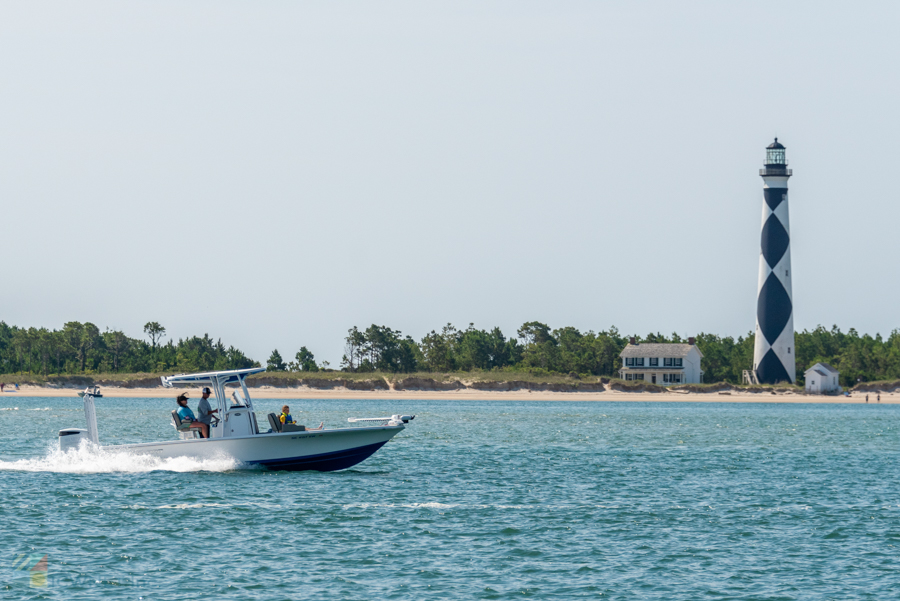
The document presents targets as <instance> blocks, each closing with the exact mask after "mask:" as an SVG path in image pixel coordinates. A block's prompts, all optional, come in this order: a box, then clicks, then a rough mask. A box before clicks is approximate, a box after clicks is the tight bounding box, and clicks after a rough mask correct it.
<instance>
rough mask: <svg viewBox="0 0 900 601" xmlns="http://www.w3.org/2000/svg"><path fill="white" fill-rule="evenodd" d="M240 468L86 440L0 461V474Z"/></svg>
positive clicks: (225, 460) (230, 462)
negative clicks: (109, 447) (65, 448)
mask: <svg viewBox="0 0 900 601" xmlns="http://www.w3.org/2000/svg"><path fill="white" fill-rule="evenodd" d="M242 467H244V466H243V465H242V464H241V463H240V462H239V461H237V460H236V459H234V458H232V457H228V456H227V455H222V456H221V457H214V458H211V459H195V458H191V457H173V458H169V459H163V458H159V457H151V456H149V455H141V454H138V453H134V452H130V451H111V450H106V449H103V448H101V447H98V446H96V445H93V444H91V443H90V442H88V441H83V442H82V443H81V445H80V446H79V447H78V448H77V449H71V450H69V451H60V450H59V449H58V448H50V449H48V450H47V454H46V455H44V456H43V457H37V458H34V459H20V460H18V461H2V460H0V471H7V472H12V471H16V472H55V473H60V474H110V473H129V474H138V473H144V472H156V471H166V472H227V471H231V470H235V469H240V468H242Z"/></svg>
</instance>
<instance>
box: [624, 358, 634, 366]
mask: <svg viewBox="0 0 900 601" xmlns="http://www.w3.org/2000/svg"><path fill="white" fill-rule="evenodd" d="M633 365H634V359H632V358H631V357H626V358H625V366H626V367H631V366H633Z"/></svg>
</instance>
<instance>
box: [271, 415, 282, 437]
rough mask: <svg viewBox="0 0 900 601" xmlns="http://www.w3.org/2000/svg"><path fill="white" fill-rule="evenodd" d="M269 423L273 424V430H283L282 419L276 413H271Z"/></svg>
mask: <svg viewBox="0 0 900 601" xmlns="http://www.w3.org/2000/svg"><path fill="white" fill-rule="evenodd" d="M269 425H270V426H272V432H281V420H279V419H278V416H277V415H275V414H274V413H270V414H269Z"/></svg>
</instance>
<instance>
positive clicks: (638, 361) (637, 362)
mask: <svg viewBox="0 0 900 601" xmlns="http://www.w3.org/2000/svg"><path fill="white" fill-rule="evenodd" d="M634 366H635V367H644V358H643V357H638V358H636V359H635V360H634Z"/></svg>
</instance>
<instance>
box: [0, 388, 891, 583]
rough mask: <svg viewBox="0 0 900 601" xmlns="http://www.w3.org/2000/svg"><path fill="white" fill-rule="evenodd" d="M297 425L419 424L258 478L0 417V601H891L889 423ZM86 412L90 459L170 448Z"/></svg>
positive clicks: (516, 414) (489, 418)
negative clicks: (344, 454)
mask: <svg viewBox="0 0 900 601" xmlns="http://www.w3.org/2000/svg"><path fill="white" fill-rule="evenodd" d="M256 403H257V408H258V409H259V411H260V413H261V416H264V415H265V413H267V412H269V411H274V410H276V408H278V407H280V405H281V404H282V401H275V400H272V401H269V400H258V401H257V402H256ZM290 404H291V407H292V409H293V411H292V413H293V414H294V416H295V418H297V419H298V420H299V421H301V423H307V424H317V423H318V422H319V421H322V420H324V421H325V423H326V426H330V427H340V426H342V425H344V424H346V418H347V417H350V416H357V417H363V416H372V415H377V414H383V413H386V412H387V413H396V412H408V413H416V414H418V417H417V418H416V420H415V421H414V422H413V423H412V424H411V425H410V427H409V428H407V430H406V431H405V432H403V433H401V434H400V435H398V436H397V437H395V438H394V439H393V440H392V441H391V442H389V443H388V444H387V445H386V446H385V447H383V448H382V449H381V450H380V451H379V452H378V453H376V454H375V455H374V456H373V457H371V458H370V459H369V460H367V461H365V462H364V463H362V464H360V465H358V466H357V467H355V468H353V469H350V470H345V471H341V472H332V473H316V472H267V471H263V470H257V469H246V468H244V467H242V466H240V465H237V464H236V463H235V462H234V461H232V460H230V459H228V458H227V457H223V458H221V459H218V460H215V461H208V462H197V461H190V460H173V461H159V460H157V459H150V458H145V457H140V456H133V455H123V454H114V453H108V452H96V451H94V452H91V451H89V450H83V451H80V452H78V453H73V454H69V455H62V454H60V453H59V452H57V451H54V450H53V449H54V447H55V445H56V440H55V434H56V431H57V430H59V429H60V428H63V427H71V426H75V427H83V423H84V420H83V413H82V410H81V402H80V400H79V399H60V398H26V397H15V395H14V394H8V393H7V394H3V395H2V396H0V525H2V526H0V549H2V552H0V582H2V584H0V598H2V599H67V600H68V599H197V598H203V597H206V598H211V599H275V600H277V599H328V600H338V599H348V600H350V599H353V600H355V599H359V600H371V599H415V600H420V599H429V600H430V599H448V600H457V599H458V600H469V599H660V600H662V599H666V600H671V599H753V600H764V599H772V600H775V599H779V600H782V599H784V600H788V599H816V600H819V599H835V600H837V599H840V600H847V599H879V600H881V599H898V598H900V486H898V482H900V480H898V476H900V466H898V459H900V430H898V422H900V406H885V405H873V404H870V405H777V404H725V403H721V404H720V403H709V404H707V403H702V404H700V403H698V404H693V403H655V402H651V403H630V402H625V403H605V402H596V403H589V402H533V401H532V402H465V401H412V400H406V401H384V400H379V401H361V400H352V401H350V400H346V401H335V400H328V401H299V400H298V401H293V402H291V403H290ZM97 406H98V418H99V421H100V435H101V442H104V443H107V444H113V443H124V442H137V441H151V440H157V439H160V438H163V439H171V438H174V431H173V430H172V428H171V427H170V426H169V422H168V419H169V411H170V410H171V408H172V403H171V402H170V401H169V400H163V399H112V398H107V399H102V400H99V401H98V402H97ZM45 555H46V568H47V570H46V572H45V573H46V578H45V579H43V580H42V579H41V576H40V575H41V572H36V574H37V575H36V576H35V578H36V580H34V581H32V577H31V573H30V572H29V571H28V569H27V567H26V569H24V570H20V569H16V568H17V567H18V566H20V565H22V564H23V562H24V563H25V564H28V562H29V558H33V559H31V560H30V561H31V564H33V563H34V562H35V561H37V560H38V559H39V558H41V557H43V556H45ZM28 565H30V564H28Z"/></svg>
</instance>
